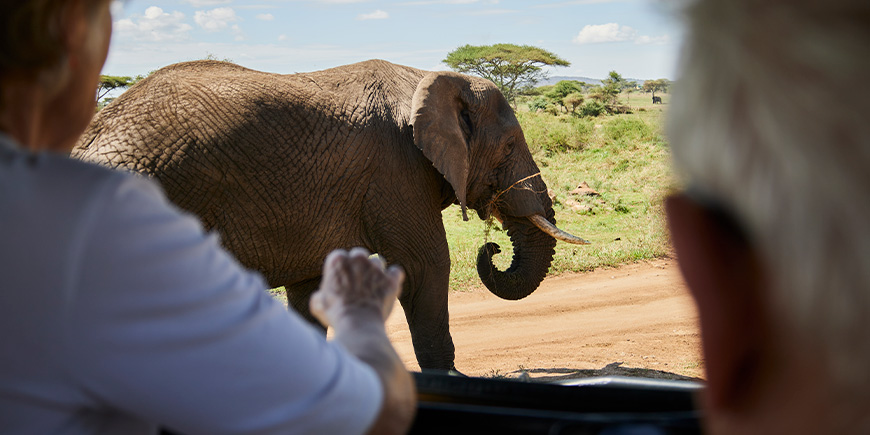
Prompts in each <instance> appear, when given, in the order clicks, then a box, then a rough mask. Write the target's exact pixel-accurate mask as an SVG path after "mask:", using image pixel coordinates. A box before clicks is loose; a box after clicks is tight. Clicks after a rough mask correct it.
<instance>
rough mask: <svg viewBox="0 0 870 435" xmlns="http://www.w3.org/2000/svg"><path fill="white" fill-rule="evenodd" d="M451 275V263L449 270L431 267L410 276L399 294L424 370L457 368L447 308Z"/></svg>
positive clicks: (415, 351)
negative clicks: (424, 271)
mask: <svg viewBox="0 0 870 435" xmlns="http://www.w3.org/2000/svg"><path fill="white" fill-rule="evenodd" d="M449 276H450V265H449V264H448V265H447V267H446V268H445V270H431V269H430V270H428V271H427V272H426V273H424V274H422V276H415V277H414V278H412V279H408V280H406V282H405V288H404V289H403V291H402V295H401V296H400V297H399V301H400V302H401V304H402V308H403V309H404V310H405V318H406V319H407V320H408V327H409V329H410V331H411V339H412V341H413V343H414V353H415V354H416V356H417V362H418V363H419V364H420V368H421V369H423V370H445V371H446V370H455V369H456V368H455V366H454V357H455V353H456V352H455V349H454V347H453V338H452V337H451V336H450V326H449V320H450V319H449V315H448V311H447V289H448V285H449ZM409 278H410V276H409Z"/></svg>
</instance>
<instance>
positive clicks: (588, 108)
mask: <svg viewBox="0 0 870 435" xmlns="http://www.w3.org/2000/svg"><path fill="white" fill-rule="evenodd" d="M574 113H575V114H576V115H577V116H580V117H589V116H591V117H595V116H601V115H602V114H604V113H607V106H605V105H604V103H602V102H600V101H598V100H589V101H587V102H586V104H584V105H583V106H581V107H580V109H579V110H577V111H576V112H574Z"/></svg>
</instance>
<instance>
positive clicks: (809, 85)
mask: <svg viewBox="0 0 870 435" xmlns="http://www.w3.org/2000/svg"><path fill="white" fill-rule="evenodd" d="M686 14H687V18H688V20H687V23H688V34H687V43H686V45H685V46H684V47H683V53H682V56H683V57H682V65H681V71H682V77H680V78H679V79H678V82H677V87H676V89H675V91H674V95H673V98H672V100H671V101H672V105H673V107H672V109H671V112H670V125H669V134H670V141H671V147H672V152H673V160H674V165H675V168H676V170H677V172H678V173H679V174H680V175H681V176H682V177H683V179H684V182H685V183H687V184H689V185H690V186H693V187H695V188H697V189H699V190H702V191H704V192H706V193H707V194H708V195H710V196H712V197H713V198H715V199H716V200H717V201H720V202H721V203H722V205H723V206H724V207H726V208H727V209H728V210H729V211H730V212H731V213H733V215H734V217H735V218H736V220H738V221H739V222H740V224H741V225H743V227H744V229H745V230H746V231H747V233H748V235H749V237H750V240H752V242H753V244H754V246H755V247H756V248H757V249H758V250H759V253H760V255H761V260H762V261H763V262H764V263H765V266H766V267H767V270H768V271H769V272H770V275H771V276H769V277H768V278H769V279H770V280H771V281H772V282H771V286H772V287H771V289H772V294H770V295H767V297H768V300H769V302H770V303H771V304H772V305H773V308H774V310H776V315H777V316H778V318H777V321H780V322H782V323H781V324H783V325H785V326H786V328H787V330H788V331H791V332H794V333H798V334H801V336H803V337H806V338H807V339H809V340H812V341H811V343H813V345H814V346H815V345H816V344H817V345H818V346H817V347H818V348H819V349H821V355H818V356H820V357H821V358H822V359H823V361H824V363H825V364H826V366H827V367H828V370H829V372H828V373H826V374H820V375H825V376H828V377H830V379H831V380H833V381H834V382H837V384H838V385H837V388H840V389H841V390H840V392H842V393H846V392H847V391H848V393H849V394H862V393H861V392H860V391H858V390H866V389H867V385H868V381H870V370H868V368H870V326H868V322H870V110H868V107H870V106H868V105H870V84H868V83H867V80H868V78H870V5H868V4H867V2H866V0H828V1H810V0H797V1H777V0H722V1H715V0H709V1H708V0H704V1H697V2H694V3H692V4H691V5H689V7H688V8H687V9H686ZM808 352H811V350H809V349H808ZM849 385H852V387H851V388H853V390H854V391H849V390H848V388H849ZM863 394H864V395H866V394H868V393H867V391H864V392H863Z"/></svg>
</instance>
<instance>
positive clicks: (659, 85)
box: [643, 79, 671, 97]
mask: <svg viewBox="0 0 870 435" xmlns="http://www.w3.org/2000/svg"><path fill="white" fill-rule="evenodd" d="M670 86H671V82H670V80H668V79H656V80H647V81H645V82H643V91H644V92H652V96H653V97H655V96H656V92H667V91H668V88H669V87H670Z"/></svg>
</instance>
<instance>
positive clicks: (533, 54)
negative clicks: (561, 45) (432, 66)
mask: <svg viewBox="0 0 870 435" xmlns="http://www.w3.org/2000/svg"><path fill="white" fill-rule="evenodd" d="M443 62H444V63H445V64H447V65H448V66H449V67H450V68H451V69H453V70H454V71H458V72H461V73H471V74H475V75H478V76H480V77H483V78H485V79H488V80H491V81H492V82H493V83H495V85H496V86H498V88H499V90H501V92H502V94H504V96H505V98H507V100H508V101H510V102H511V103H513V102H514V99H515V98H516V96H517V94H518V93H519V91H520V90H522V89H524V88H528V87H532V86H534V85H535V84H536V83H537V82H538V81H540V80H542V79H544V78H545V77H546V75H545V73H544V71H543V67H544V66H569V65H571V63H570V62H568V61H567V60H565V59H562V58H560V57H558V56H556V55H555V54H553V53H551V52H549V51H547V50H544V49H542V48H538V47H532V46H529V45H522V46H520V45H514V44H495V45H480V46H475V45H464V46H462V47H459V48H457V49H456V50H453V51H451V52H450V53H448V54H447V58H445V59H444V60H443Z"/></svg>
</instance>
